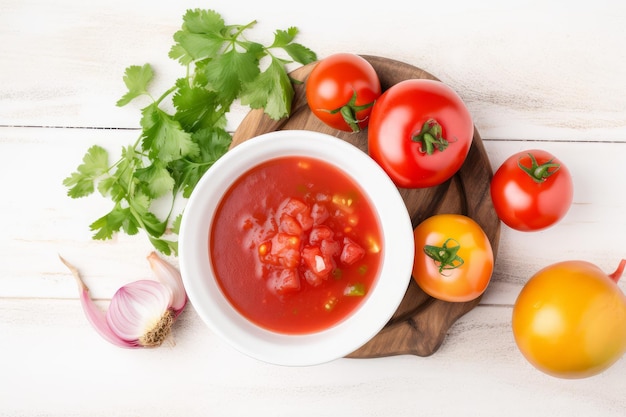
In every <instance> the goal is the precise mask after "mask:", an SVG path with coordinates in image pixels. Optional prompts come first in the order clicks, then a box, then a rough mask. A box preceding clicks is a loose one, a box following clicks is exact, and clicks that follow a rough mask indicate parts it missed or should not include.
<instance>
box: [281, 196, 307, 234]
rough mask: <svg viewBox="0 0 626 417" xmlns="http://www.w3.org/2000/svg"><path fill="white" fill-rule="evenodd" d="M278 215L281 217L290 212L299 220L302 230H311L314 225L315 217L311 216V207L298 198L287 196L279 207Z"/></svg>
mask: <svg viewBox="0 0 626 417" xmlns="http://www.w3.org/2000/svg"><path fill="white" fill-rule="evenodd" d="M276 214H277V216H278V217H279V218H280V216H282V215H283V214H288V215H290V216H291V217H293V218H295V219H296V220H298V223H300V226H301V227H302V230H309V229H311V227H312V226H313V218H312V217H311V209H310V207H309V206H308V205H307V204H306V203H305V202H304V201H301V200H298V199H297V198H286V199H285V200H284V201H283V202H282V203H281V204H280V207H279V208H278V211H277V213H276Z"/></svg>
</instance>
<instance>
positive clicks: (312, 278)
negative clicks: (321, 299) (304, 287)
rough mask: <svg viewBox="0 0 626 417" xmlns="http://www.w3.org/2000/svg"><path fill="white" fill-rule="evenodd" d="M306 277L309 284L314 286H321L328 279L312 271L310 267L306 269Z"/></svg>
mask: <svg viewBox="0 0 626 417" xmlns="http://www.w3.org/2000/svg"><path fill="white" fill-rule="evenodd" d="M304 279H305V280H306V282H307V283H308V284H309V285H311V286H313V287H319V286H320V285H322V283H323V282H324V281H326V280H325V279H324V278H322V277H320V276H319V275H316V274H314V273H313V271H311V270H310V269H306V270H305V271H304Z"/></svg>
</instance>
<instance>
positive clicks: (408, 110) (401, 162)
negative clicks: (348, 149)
mask: <svg viewBox="0 0 626 417" xmlns="http://www.w3.org/2000/svg"><path fill="white" fill-rule="evenodd" d="M473 137H474V124H473V122H472V118H471V116H470V113H469V111H468V110H467V107H466V106H465V104H464V103H463V101H462V100H461V98H460V97H459V96H458V95H457V94H456V92H454V90H452V89H451V88H450V87H448V86H447V85H445V84H444V83H442V82H439V81H433V80H426V79H411V80H405V81H401V82H399V83H398V84H395V85H393V86H392V87H390V88H389V89H388V90H387V91H385V92H384V93H383V94H382V95H381V96H380V98H379V99H378V100H377V101H376V103H375V104H374V108H373V110H372V115H371V117H370V124H369V127H368V142H369V154H370V156H371V157H372V158H373V159H374V160H375V161H376V162H378V164H379V165H380V166H381V167H382V168H383V169H384V170H385V171H386V172H387V174H388V175H389V176H390V177H391V179H392V180H393V181H394V183H395V184H396V185H397V186H399V187H404V188H425V187H431V186H435V185H438V184H441V183H443V182H444V181H446V180H448V179H449V178H450V177H452V176H453V175H454V174H455V173H456V172H457V171H458V170H459V168H461V165H463V162H464V161H465V158H466V157H467V153H468V152H469V149H470V146H471V144H472V139H473Z"/></svg>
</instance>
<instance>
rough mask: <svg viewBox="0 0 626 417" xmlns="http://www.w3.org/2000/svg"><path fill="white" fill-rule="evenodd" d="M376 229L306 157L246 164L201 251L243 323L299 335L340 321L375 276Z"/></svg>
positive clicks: (350, 192)
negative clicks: (205, 249)
mask: <svg viewBox="0 0 626 417" xmlns="http://www.w3.org/2000/svg"><path fill="white" fill-rule="evenodd" d="M381 242H382V239H381V232H380V226H379V223H378V220H377V217H376V214H375V213H374V211H373V208H372V206H371V204H370V202H369V200H368V198H367V197H366V196H365V194H364V193H363V192H362V190H361V189H360V188H359V186H358V185H357V184H356V183H355V182H354V181H353V180H352V179H351V178H350V177H349V176H347V175H346V174H345V173H344V172H343V171H341V170H338V169H337V168H335V167H333V166H332V165H330V164H328V163H326V162H324V161H321V160H318V159H313V158H308V157H280V158H276V159H273V160H270V161H267V162H265V163H263V164H261V165H258V166H256V167H253V168H252V169H250V170H249V171H248V172H246V173H245V174H244V175H242V176H241V177H240V178H239V179H238V180H237V181H236V182H235V183H234V184H233V185H232V186H231V187H230V189H229V190H228V191H227V192H226V194H225V195H224V197H223V199H222V201H221V202H220V203H219V205H218V209H217V213H216V216H215V218H214V221H213V224H212V228H211V235H210V236H209V248H210V249H209V250H210V252H211V259H212V264H213V269H214V272H215V275H216V277H217V280H218V283H219V285H220V287H221V289H222V291H223V292H224V294H225V296H226V297H227V298H228V300H229V301H230V302H231V304H232V305H233V306H234V307H235V308H236V309H237V310H238V311H239V312H240V313H241V314H242V315H243V316H245V317H246V318H248V319H249V320H250V321H252V322H254V323H256V324H257V325H259V326H261V327H264V328H266V329H268V330H272V331H275V332H279V333H288V334H304V333H312V332H316V331H320V330H323V329H326V328H328V327H330V326H332V325H333V324H336V323H338V322H339V321H341V320H342V319H344V318H346V317H347V316H348V315H349V314H350V313H351V312H352V311H353V310H354V309H355V307H356V306H358V305H359V304H360V303H361V302H362V301H363V300H364V299H365V297H366V296H367V293H368V291H369V290H370V289H371V288H372V285H374V281H375V277H376V276H377V273H378V270H379V267H380V259H381V252H382V250H383V248H382V247H381Z"/></svg>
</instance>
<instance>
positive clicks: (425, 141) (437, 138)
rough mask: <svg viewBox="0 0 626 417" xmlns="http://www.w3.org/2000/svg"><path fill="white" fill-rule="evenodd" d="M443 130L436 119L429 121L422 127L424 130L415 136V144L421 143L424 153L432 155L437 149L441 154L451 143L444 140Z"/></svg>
mask: <svg viewBox="0 0 626 417" xmlns="http://www.w3.org/2000/svg"><path fill="white" fill-rule="evenodd" d="M442 135H443V128H442V127H441V125H440V124H439V122H437V120H435V119H428V120H426V122H425V123H424V125H423V126H422V130H421V131H420V132H419V133H418V134H417V135H415V136H413V138H412V139H413V141H414V142H420V144H421V145H422V146H421V149H420V151H421V152H422V153H425V154H427V155H432V154H433V152H435V148H436V149H437V150H438V151H439V152H443V151H444V150H445V149H446V148H447V147H448V145H449V142H448V141H447V140H446V139H445V138H443V136H442Z"/></svg>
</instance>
